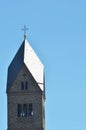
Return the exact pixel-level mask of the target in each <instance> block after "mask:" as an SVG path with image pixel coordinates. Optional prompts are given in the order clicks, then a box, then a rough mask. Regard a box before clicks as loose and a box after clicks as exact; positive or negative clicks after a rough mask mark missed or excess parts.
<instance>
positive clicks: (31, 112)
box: [29, 103, 33, 116]
mask: <svg viewBox="0 0 86 130" xmlns="http://www.w3.org/2000/svg"><path fill="white" fill-rule="evenodd" d="M29 116H33V104H32V103H30V104H29Z"/></svg>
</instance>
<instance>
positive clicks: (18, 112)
mask: <svg viewBox="0 0 86 130" xmlns="http://www.w3.org/2000/svg"><path fill="white" fill-rule="evenodd" d="M21 113H22V105H21V104H18V105H17V116H18V117H20V116H21Z"/></svg>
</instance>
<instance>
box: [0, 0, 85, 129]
mask: <svg viewBox="0 0 86 130" xmlns="http://www.w3.org/2000/svg"><path fill="white" fill-rule="evenodd" d="M24 25H26V26H27V27H28V28H29V30H28V32H27V40H28V41H29V43H30V45H31V46H32V47H33V49H34V50H35V52H36V53H37V55H38V56H39V57H40V59H41V61H42V62H43V64H44V66H45V74H46V75H45V76H46V130H86V0H2V1H1V0H0V74H1V76H0V130H6V129H7V116H6V115H7V104H6V93H5V91H6V82H7V68H8V65H9V64H10V62H11V60H12V58H13V57H14V55H15V53H16V52H17V50H18V48H19V46H20V45H21V43H22V41H23V32H22V31H21V28H22V27H23V26H24Z"/></svg>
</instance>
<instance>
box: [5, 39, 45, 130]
mask: <svg viewBox="0 0 86 130" xmlns="http://www.w3.org/2000/svg"><path fill="white" fill-rule="evenodd" d="M6 92H7V113H8V122H7V127H8V128H7V130H45V107H44V102H45V82H44V66H43V64H42V62H41V61H40V60H39V58H38V56H37V55H36V53H35V52H34V50H33V49H32V47H31V46H30V44H29V43H28V41H27V40H26V37H25V38H24V41H23V43H22V44H21V46H20V48H19V50H18V52H17V53H16V55H15V57H14V58H13V60H12V62H11V64H10V65H9V67H8V76H7V90H6Z"/></svg>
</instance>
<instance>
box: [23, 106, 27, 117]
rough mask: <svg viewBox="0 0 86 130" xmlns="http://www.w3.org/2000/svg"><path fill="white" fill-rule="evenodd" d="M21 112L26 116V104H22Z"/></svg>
mask: <svg viewBox="0 0 86 130" xmlns="http://www.w3.org/2000/svg"><path fill="white" fill-rule="evenodd" d="M23 114H24V116H27V104H24V105H23Z"/></svg>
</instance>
